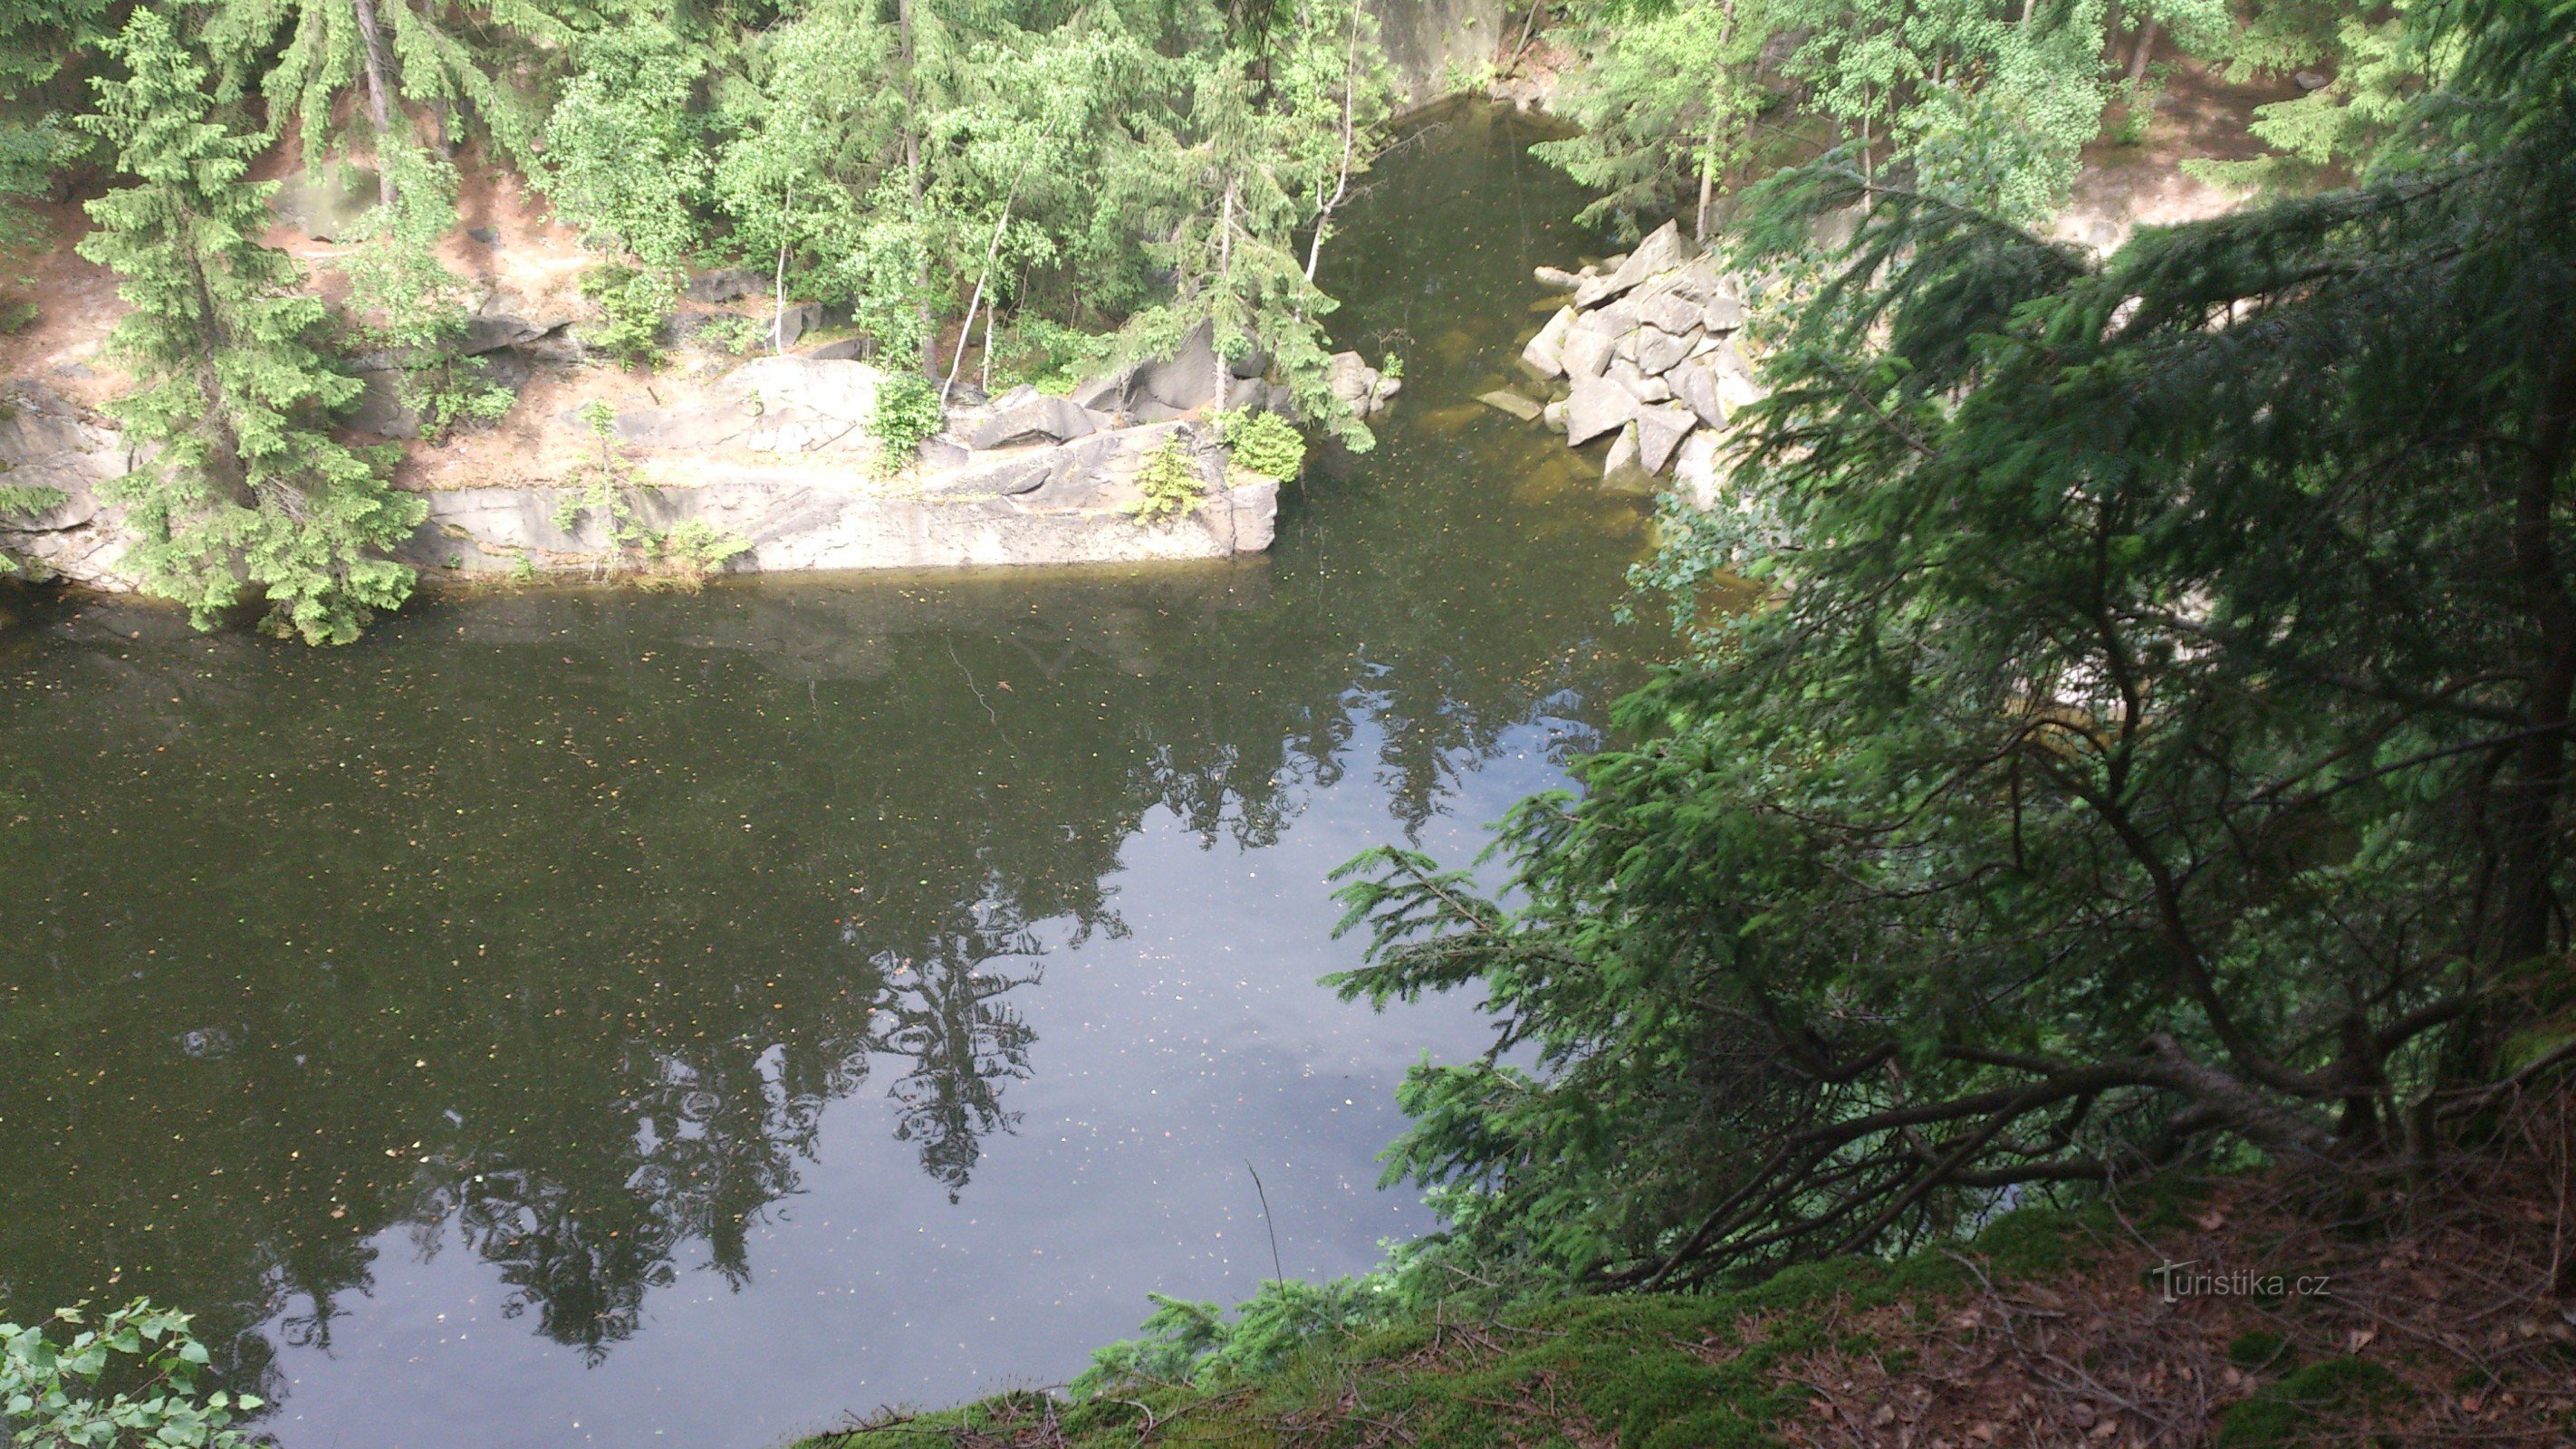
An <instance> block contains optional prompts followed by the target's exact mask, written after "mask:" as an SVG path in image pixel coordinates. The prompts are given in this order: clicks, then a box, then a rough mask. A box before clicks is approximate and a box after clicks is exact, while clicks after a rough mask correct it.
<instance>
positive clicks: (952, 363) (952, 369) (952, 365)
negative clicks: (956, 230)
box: [939, 182, 1233, 407]
mask: <svg viewBox="0 0 2576 1449" xmlns="http://www.w3.org/2000/svg"><path fill="white" fill-rule="evenodd" d="M1226 194H1227V196H1228V197H1229V198H1231V197H1232V196H1233V193H1232V192H1231V191H1229V192H1227V193H1226ZM1018 199H1019V184H1018V183H1017V182H1014V183H1012V186H1011V194H1010V195H1009V196H1006V197H1004V198H1003V199H1002V216H1001V219H1000V220H999V221H996V222H994V223H993V241H992V244H991V245H989V246H987V247H985V248H984V269H983V270H982V271H981V272H978V273H976V275H975V295H974V296H973V297H971V298H969V299H968V300H967V303H966V320H965V321H963V322H961V323H959V324H958V325H957V350H956V352H954V353H953V354H951V355H950V356H949V359H948V378H947V380H946V381H944V382H942V383H940V385H939V405H940V406H941V407H946V406H947V405H948V393H949V390H950V389H952V388H954V387H956V386H957V368H958V365H959V364H961V363H963V362H964V361H965V360H966V340H967V339H968V338H970V337H972V336H974V335H975V309H976V308H977V307H980V306H982V305H983V304H984V282H985V279H986V278H988V277H990V276H992V275H993V263H994V261H995V260H996V259H998V258H999V257H1000V256H1001V254H1002V233H1003V231H1004V230H1005V229H1007V228H1008V227H1009V226H1010V224H1011V203H1012V202H1014V201H1017V200H1018ZM985 330H986V332H987V333H988V334H989V333H990V332H991V330H992V329H991V325H990V324H989V323H988V324H987V325H986V328H985ZM991 360H992V358H991V354H990V353H989V352H988V353H987V354H986V356H985V361H986V364H987V365H988V366H989V365H990V363H991Z"/></svg>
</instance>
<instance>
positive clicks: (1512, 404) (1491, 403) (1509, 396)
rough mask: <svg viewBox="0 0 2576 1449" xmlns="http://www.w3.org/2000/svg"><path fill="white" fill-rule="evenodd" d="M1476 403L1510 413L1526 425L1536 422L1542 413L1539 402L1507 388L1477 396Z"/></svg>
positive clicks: (1499, 388) (1481, 393)
mask: <svg viewBox="0 0 2576 1449" xmlns="http://www.w3.org/2000/svg"><path fill="white" fill-rule="evenodd" d="M1476 401H1478V402H1480V403H1483V404H1484V405H1485V406H1487V407H1489V408H1493V409H1495V410H1496V411H1498V412H1506V413H1510V414H1511V415H1512V416H1513V417H1516V418H1518V419H1520V420H1521V421H1522V422H1525V423H1526V422H1533V421H1536V420H1537V418H1538V415H1539V413H1540V412H1541V411H1542V409H1541V408H1540V406H1539V404H1538V403H1537V402H1535V401H1533V400H1532V399H1530V398H1528V397H1525V396H1523V395H1521V394H1520V393H1516V392H1514V391H1512V390H1511V389H1510V388H1507V387H1498V388H1496V389H1494V390H1493V391H1492V392H1480V393H1478V394H1476Z"/></svg>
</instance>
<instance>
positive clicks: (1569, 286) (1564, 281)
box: [1530, 267, 1583, 292]
mask: <svg viewBox="0 0 2576 1449" xmlns="http://www.w3.org/2000/svg"><path fill="white" fill-rule="evenodd" d="M1530 275H1531V276H1534V277H1536V278H1538V284H1539V285H1540V286H1542V287H1545V288H1547V289H1548V290H1549V291H1551V292H1571V291H1573V290H1574V289H1575V288H1577V287H1580V286H1582V285H1583V279H1582V278H1581V277H1578V276H1576V275H1575V274H1574V273H1572V272H1569V271H1567V270H1565V269H1564V268H1563V267H1540V268H1538V269H1536V270H1535V271H1533V272H1531V273H1530Z"/></svg>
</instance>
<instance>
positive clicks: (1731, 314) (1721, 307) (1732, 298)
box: [1699, 292, 1744, 333]
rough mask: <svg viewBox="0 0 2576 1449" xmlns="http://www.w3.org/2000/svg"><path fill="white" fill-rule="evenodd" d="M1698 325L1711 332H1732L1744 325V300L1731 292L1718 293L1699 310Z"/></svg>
mask: <svg viewBox="0 0 2576 1449" xmlns="http://www.w3.org/2000/svg"><path fill="white" fill-rule="evenodd" d="M1699 325H1701V326H1702V327H1705V328H1707V329H1708V330H1709V331H1711V332H1716V333H1727V332H1733V331H1735V330H1736V329H1737V328H1739V327H1742V326H1743V325H1744V299H1743V298H1742V297H1739V296H1736V295H1735V294H1734V293H1732V292H1719V293H1718V294H1717V295H1716V296H1714V297H1711V298H1709V299H1708V301H1706V302H1705V303H1702V304H1701V306H1700V309H1699Z"/></svg>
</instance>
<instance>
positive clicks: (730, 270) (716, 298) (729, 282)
mask: <svg viewBox="0 0 2576 1449" xmlns="http://www.w3.org/2000/svg"><path fill="white" fill-rule="evenodd" d="M768 287H769V279H768V278H766V277H763V276H762V275H761V274H760V273H758V272H755V271H753V270H752V269H751V268H749V267H718V268H717V269H716V270H714V271H712V272H700V273H698V274H697V275H696V276H694V277H691V278H689V280H688V282H687V283H686V284H684V285H683V286H682V287H681V289H680V290H681V292H682V293H683V294H685V295H686V296H687V297H688V299H689V300H690V301H692V302H731V301H734V300H735V299H737V298H741V297H749V296H752V295H755V294H757V293H759V292H761V291H764V290H767V289H768Z"/></svg>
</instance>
